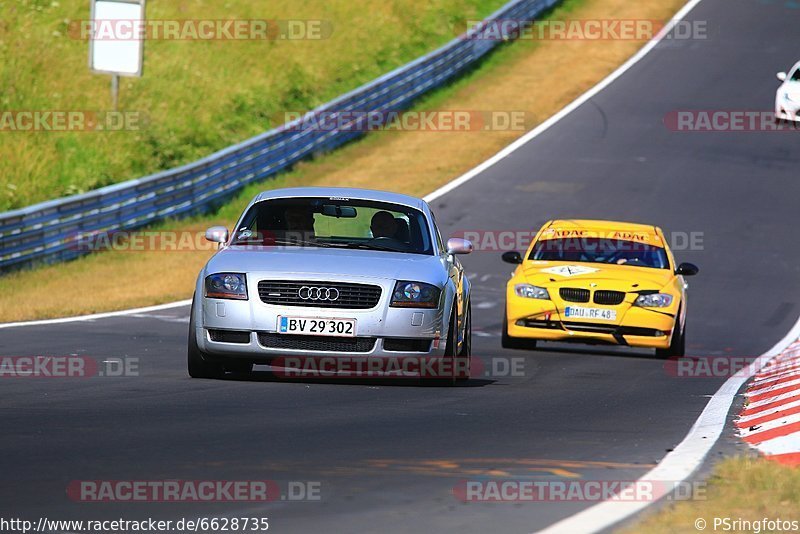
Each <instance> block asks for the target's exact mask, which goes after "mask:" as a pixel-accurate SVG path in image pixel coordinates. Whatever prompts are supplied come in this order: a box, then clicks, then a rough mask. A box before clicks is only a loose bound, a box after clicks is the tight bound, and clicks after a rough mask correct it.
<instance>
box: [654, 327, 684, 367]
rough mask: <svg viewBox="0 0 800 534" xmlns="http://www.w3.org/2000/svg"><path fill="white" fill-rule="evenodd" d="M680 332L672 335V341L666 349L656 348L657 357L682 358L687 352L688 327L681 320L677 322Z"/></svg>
mask: <svg viewBox="0 0 800 534" xmlns="http://www.w3.org/2000/svg"><path fill="white" fill-rule="evenodd" d="M675 327H676V330H678V332H679V334H678V335H677V336H675V335H673V336H672V341H671V342H670V344H669V347H668V348H666V349H656V358H661V359H664V360H666V359H667V358H680V357H682V356H684V355H685V354H686V328H685V327H682V325H681V324H680V322H676V323H675Z"/></svg>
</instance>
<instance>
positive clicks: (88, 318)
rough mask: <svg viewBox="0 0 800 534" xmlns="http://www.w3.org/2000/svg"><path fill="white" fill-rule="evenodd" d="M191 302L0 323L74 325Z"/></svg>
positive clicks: (11, 326)
mask: <svg viewBox="0 0 800 534" xmlns="http://www.w3.org/2000/svg"><path fill="white" fill-rule="evenodd" d="M191 304H192V301H191V300H179V301H177V302H169V303H167V304H159V305H157V306H147V307H146V308H135V309H133V310H120V311H114V312H106V313H94V314H92V315H79V316H78V317H62V318H60V319H44V320H41V321H22V322H18V323H0V329H2V328H14V327H17V326H40V325H47V324H61V323H74V322H83V321H95V320H97V319H105V318H107V317H120V316H123V315H134V314H142V313H148V312H154V311H159V310H169V309H170V308H180V307H181V306H190V305H191Z"/></svg>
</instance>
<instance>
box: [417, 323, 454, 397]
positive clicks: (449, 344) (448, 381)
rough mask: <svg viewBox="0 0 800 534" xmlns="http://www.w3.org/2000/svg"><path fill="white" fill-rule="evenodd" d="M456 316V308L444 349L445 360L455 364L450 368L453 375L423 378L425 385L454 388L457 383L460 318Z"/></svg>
mask: <svg viewBox="0 0 800 534" xmlns="http://www.w3.org/2000/svg"><path fill="white" fill-rule="evenodd" d="M456 315H457V312H456V308H455V307H453V311H452V312H451V313H450V327H449V328H448V329H447V341H446V344H445V347H444V359H445V360H450V361H452V362H453V365H451V366H449V367H450V368H451V369H453V375H452V376H446V377H444V376H436V377H432V378H431V377H422V380H423V382H424V384H425V385H427V386H452V385H454V384H455V383H456V373H455V370H456V365H455V363H456V358H457V357H458V355H457V354H456V347H457V346H458V338H457V337H456V336H457V335H458V334H457V333H456V330H458V318H457V317H456Z"/></svg>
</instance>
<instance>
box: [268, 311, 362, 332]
mask: <svg viewBox="0 0 800 534" xmlns="http://www.w3.org/2000/svg"><path fill="white" fill-rule="evenodd" d="M278 333H279V334H303V335H306V336H339V337H355V335H356V320H355V319H324V318H322V317H284V316H282V315H281V316H278Z"/></svg>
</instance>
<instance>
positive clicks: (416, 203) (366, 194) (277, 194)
mask: <svg viewBox="0 0 800 534" xmlns="http://www.w3.org/2000/svg"><path fill="white" fill-rule="evenodd" d="M290 197H301V198H302V197H323V198H328V197H341V198H353V199H358V200H376V201H379V202H391V203H394V204H401V205H403V206H410V207H413V208H417V209H419V210H422V209H424V208H425V206H426V203H425V201H424V200H422V199H421V198H417V197H412V196H410V195H403V194H401V193H391V192H389V191H378V190H375V189H358V188H355V187H287V188H283V189H272V190H269V191H264V192H262V193H259V195H258V196H257V197H256V198H255V200H254V201H253V202H260V201H262V200H269V199H275V198H290Z"/></svg>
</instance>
